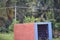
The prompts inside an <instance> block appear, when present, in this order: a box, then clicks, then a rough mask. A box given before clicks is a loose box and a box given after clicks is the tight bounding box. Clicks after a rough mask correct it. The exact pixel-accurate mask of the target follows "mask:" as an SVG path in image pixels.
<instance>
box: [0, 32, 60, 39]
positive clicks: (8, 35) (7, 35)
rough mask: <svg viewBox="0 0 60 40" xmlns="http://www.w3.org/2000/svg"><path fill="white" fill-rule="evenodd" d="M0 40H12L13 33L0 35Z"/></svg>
mask: <svg viewBox="0 0 60 40" xmlns="http://www.w3.org/2000/svg"><path fill="white" fill-rule="evenodd" d="M0 40H14V33H13V32H10V33H0ZM53 40H60V38H55V39H53Z"/></svg>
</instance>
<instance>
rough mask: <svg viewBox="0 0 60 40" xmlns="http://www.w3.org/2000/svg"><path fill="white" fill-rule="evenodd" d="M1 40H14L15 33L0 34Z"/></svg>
mask: <svg viewBox="0 0 60 40" xmlns="http://www.w3.org/2000/svg"><path fill="white" fill-rule="evenodd" d="M0 40H14V35H13V32H11V33H0Z"/></svg>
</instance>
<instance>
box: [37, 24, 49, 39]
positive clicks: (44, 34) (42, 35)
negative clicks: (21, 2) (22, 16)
mask: <svg viewBox="0 0 60 40" xmlns="http://www.w3.org/2000/svg"><path fill="white" fill-rule="evenodd" d="M37 26H38V27H37V28H38V40H48V35H49V33H48V24H38V25H37Z"/></svg>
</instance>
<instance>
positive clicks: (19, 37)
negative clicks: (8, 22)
mask: <svg viewBox="0 0 60 40" xmlns="http://www.w3.org/2000/svg"><path fill="white" fill-rule="evenodd" d="M14 40H34V24H15V25H14Z"/></svg>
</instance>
